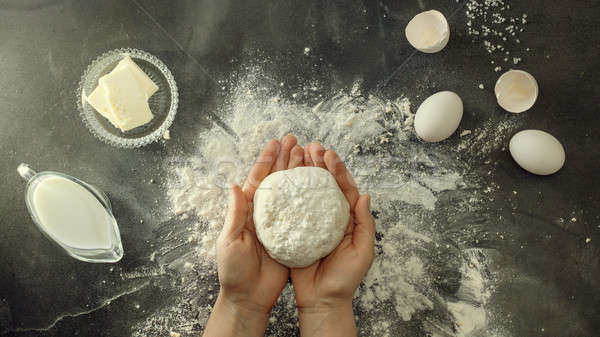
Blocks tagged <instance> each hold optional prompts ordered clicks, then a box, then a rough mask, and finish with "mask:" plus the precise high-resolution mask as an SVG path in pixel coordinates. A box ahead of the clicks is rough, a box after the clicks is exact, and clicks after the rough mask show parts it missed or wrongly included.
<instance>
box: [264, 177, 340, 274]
mask: <svg viewBox="0 0 600 337" xmlns="http://www.w3.org/2000/svg"><path fill="white" fill-rule="evenodd" d="M349 217H350V206H349V205H348V201H346V197H345V196H344V194H343V193H342V191H341V190H340V188H339V186H338V184H337V182H336V181H335V178H334V177H333V176H332V175H331V173H329V171H327V170H324V169H322V168H319V167H297V168H294V169H291V170H285V171H278V172H275V173H272V174H270V175H269V176H267V177H266V178H265V179H264V180H263V181H262V183H261V184H260V185H259V187H258V189H257V190H256V193H255V194H254V226H255V227H256V235H257V236H258V239H259V240H260V242H261V243H262V244H263V246H264V247H265V249H266V250H267V252H268V253H269V255H271V257H272V258H274V259H275V260H277V261H279V262H280V263H282V264H284V265H286V266H288V267H290V268H302V267H306V266H309V265H311V264H313V263H314V262H315V261H317V260H319V259H320V258H322V257H325V256H326V255H328V254H329V253H331V251H332V250H333V249H335V247H336V246H337V245H338V244H339V243H340V241H341V240H342V238H343V237H344V232H345V230H346V227H347V225H348V220H349Z"/></svg>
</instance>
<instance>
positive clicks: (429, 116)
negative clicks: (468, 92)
mask: <svg viewBox="0 0 600 337" xmlns="http://www.w3.org/2000/svg"><path fill="white" fill-rule="evenodd" d="M462 115H463V103H462V100H461V99H460V97H458V95H457V94H455V93H453V92H452V91H440V92H438V93H436V94H433V95H431V96H429V97H428V98H427V99H426V100H425V101H423V103H421V105H420V106H419V109H418V110H417V113H416V114H415V122H414V124H415V132H416V133H417V135H418V136H419V138H421V139H423V140H424V141H426V142H439V141H442V140H444V139H446V138H448V137H450V136H451V135H452V134H453V133H454V131H456V129H457V128H458V125H459V124H460V120H461V119H462Z"/></svg>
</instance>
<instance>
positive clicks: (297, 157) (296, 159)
mask: <svg viewBox="0 0 600 337" xmlns="http://www.w3.org/2000/svg"><path fill="white" fill-rule="evenodd" d="M303 161H304V150H303V149H302V147H301V146H300V145H296V146H294V148H293V149H292V151H291V152H290V161H289V162H288V166H287V168H288V169H292V168H295V167H298V166H302V162H303Z"/></svg>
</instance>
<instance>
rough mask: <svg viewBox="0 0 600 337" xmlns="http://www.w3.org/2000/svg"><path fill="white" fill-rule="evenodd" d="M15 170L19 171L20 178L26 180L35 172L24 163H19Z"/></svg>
mask: <svg viewBox="0 0 600 337" xmlns="http://www.w3.org/2000/svg"><path fill="white" fill-rule="evenodd" d="M17 172H19V175H20V176H21V178H23V179H25V181H27V182H29V181H30V180H31V178H33V176H35V175H36V174H37V172H35V171H34V170H32V169H31V167H29V165H27V164H25V163H21V164H19V167H17Z"/></svg>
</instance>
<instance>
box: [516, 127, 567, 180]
mask: <svg viewBox="0 0 600 337" xmlns="http://www.w3.org/2000/svg"><path fill="white" fill-rule="evenodd" d="M509 150H510V155H511V156H512V157H513V159H514V160H515V161H516V162H517V164H519V166H521V167H522V168H523V169H524V170H526V171H529V172H531V173H533V174H538V175H549V174H553V173H555V172H557V171H558V170H560V169H561V168H562V167H563V165H564V163H565V149H564V148H563V146H562V144H561V143H560V142H559V141H558V139H556V138H555V137H554V136H552V135H551V134H549V133H547V132H544V131H541V130H523V131H521V132H518V133H517V134H515V135H514V136H513V137H512V138H511V139H510V144H509Z"/></svg>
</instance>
